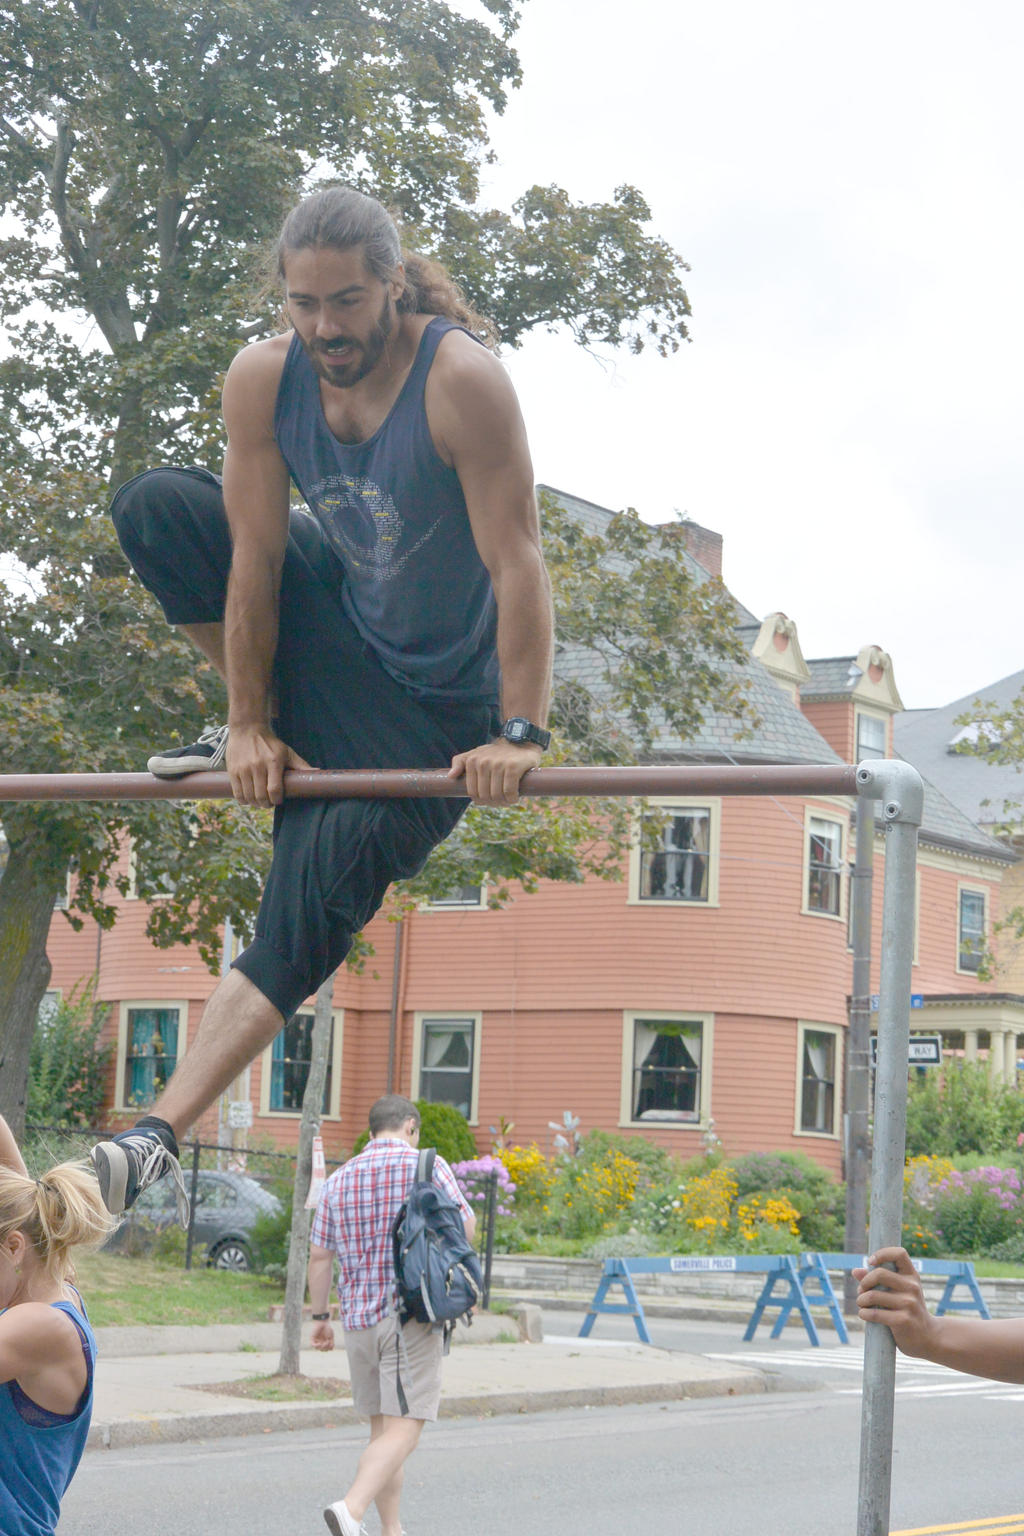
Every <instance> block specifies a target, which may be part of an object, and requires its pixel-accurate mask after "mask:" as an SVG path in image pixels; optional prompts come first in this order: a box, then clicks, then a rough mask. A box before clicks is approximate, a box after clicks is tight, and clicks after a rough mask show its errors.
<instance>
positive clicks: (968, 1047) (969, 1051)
mask: <svg viewBox="0 0 1024 1536" xmlns="http://www.w3.org/2000/svg"><path fill="white" fill-rule="evenodd" d="M977 1059H978V1031H977V1030H976V1029H965V1030H964V1061H977Z"/></svg>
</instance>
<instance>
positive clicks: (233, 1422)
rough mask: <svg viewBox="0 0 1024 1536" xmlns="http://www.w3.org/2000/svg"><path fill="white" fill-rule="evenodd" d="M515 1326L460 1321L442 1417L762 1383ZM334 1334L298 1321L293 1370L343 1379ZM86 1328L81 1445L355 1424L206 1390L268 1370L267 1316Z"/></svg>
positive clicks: (347, 1407)
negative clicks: (92, 1333)
mask: <svg viewBox="0 0 1024 1536" xmlns="http://www.w3.org/2000/svg"><path fill="white" fill-rule="evenodd" d="M516 1326H517V1325H516V1322H515V1320H514V1319H512V1318H510V1317H506V1316H500V1315H499V1316H494V1315H490V1314H488V1315H484V1316H481V1317H478V1318H477V1319H476V1320H475V1321H474V1323H473V1326H472V1328H471V1329H469V1330H465V1331H463V1330H461V1329H460V1337H459V1338H458V1341H457V1346H458V1347H456V1348H453V1349H452V1352H451V1354H450V1355H449V1357H448V1359H447V1361H446V1362H445V1373H444V1396H443V1399H442V1404H441V1412H442V1415H443V1416H445V1417H459V1416H466V1417H486V1416H489V1415H491V1414H496V1413H533V1412H540V1411H542V1410H545V1409H552V1408H579V1407H588V1406H589V1407H598V1406H602V1405H606V1404H616V1403H644V1402H664V1401H669V1400H672V1399H679V1398H690V1397H713V1396H733V1395H739V1394H741V1393H752V1392H766V1391H768V1390H770V1382H771V1378H770V1377H769V1376H768V1375H766V1374H765V1373H764V1372H762V1371H759V1370H755V1369H753V1368H752V1367H746V1366H736V1365H731V1364H728V1363H726V1362H723V1361H717V1360H707V1359H705V1358H704V1357H703V1356H701V1355H684V1354H679V1353H677V1352H675V1351H671V1352H670V1351H667V1350H660V1349H655V1348H653V1347H651V1346H650V1345H644V1344H640V1343H613V1342H608V1341H607V1340H605V1341H601V1340H600V1339H598V1340H590V1339H578V1340H576V1339H573V1340H571V1341H557V1342H555V1341H546V1342H540V1343H510V1342H501V1341H500V1340H502V1339H507V1338H508V1337H509V1335H510V1334H513V1335H514V1333H515V1331H516ZM335 1334H336V1337H337V1340H338V1347H337V1348H336V1349H335V1350H334V1352H333V1353H331V1354H321V1353H319V1352H318V1351H316V1350H313V1349H311V1348H307V1347H306V1341H307V1340H308V1338H309V1325H308V1323H307V1324H305V1325H304V1328H303V1350H302V1360H301V1369H302V1371H303V1373H304V1374H305V1375H308V1376H323V1377H332V1378H339V1379H347V1374H348V1373H347V1365H346V1359H345V1352H344V1349H343V1348H342V1347H341V1330H340V1328H338V1327H337V1326H336V1328H335ZM165 1335H166V1336H165ZM97 1337H98V1343H99V1350H100V1360H99V1367H98V1369H97V1372H96V1399H95V1407H94V1410H93V1421H92V1431H91V1434H90V1437H89V1445H90V1447H102V1446H108V1447H111V1448H114V1449H117V1448H120V1447H123V1446H131V1445H151V1444H155V1443H158V1442H168V1441H187V1440H207V1439H211V1438H215V1437H218V1436H225V1435H240V1434H257V1433H269V1432H270V1431H272V1430H282V1429H310V1428H324V1427H328V1426H331V1425H337V1424H348V1423H357V1422H359V1416H358V1415H357V1414H356V1412H355V1410H354V1409H353V1407H352V1404H351V1402H350V1400H349V1399H348V1398H347V1397H339V1398H338V1399H337V1400H333V1401H329V1402H285V1403H279V1402H267V1401H261V1400H254V1399H251V1398H242V1397H237V1396H231V1395H230V1394H228V1393H226V1392H218V1391H217V1386H218V1385H219V1384H221V1383H226V1382H236V1381H239V1380H242V1379H243V1378H246V1379H247V1378H250V1377H251V1378H257V1377H261V1376H268V1375H270V1374H272V1373H273V1372H275V1371H276V1370H277V1366H278V1359H279V1352H280V1339H281V1326H280V1324H279V1323H256V1324H251V1325H244V1326H231V1327H211V1328H168V1329H158V1328H147V1329H100V1330H98V1335H97ZM211 1389H212V1390H211Z"/></svg>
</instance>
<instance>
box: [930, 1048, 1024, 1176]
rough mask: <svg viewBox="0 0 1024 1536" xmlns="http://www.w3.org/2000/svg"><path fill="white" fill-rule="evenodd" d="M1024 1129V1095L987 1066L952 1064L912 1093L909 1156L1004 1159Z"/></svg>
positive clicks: (977, 1063)
mask: <svg viewBox="0 0 1024 1536" xmlns="http://www.w3.org/2000/svg"><path fill="white" fill-rule="evenodd" d="M1022 1129H1024V1095H1022V1094H1021V1093H1020V1092H1019V1090H1018V1089H1017V1088H1016V1087H1015V1086H1014V1085H1013V1084H1010V1083H997V1082H993V1080H992V1077H991V1075H990V1073H989V1070H988V1067H987V1065H985V1064H984V1063H982V1062H970V1061H966V1062H949V1063H947V1064H946V1065H945V1066H944V1067H943V1068H942V1069H941V1071H931V1072H929V1073H927V1075H926V1076H924V1077H919V1076H914V1077H912V1078H911V1080H910V1085H909V1088H908V1090H907V1156H908V1157H914V1156H916V1155H918V1154H921V1153H932V1154H934V1155H937V1156H942V1157H957V1156H960V1155H965V1154H969V1153H980V1154H982V1155H986V1156H989V1157H998V1156H1001V1155H1002V1153H1003V1151H1004V1149H1005V1148H1007V1147H1015V1146H1016V1145H1017V1136H1018V1134H1019V1133H1020V1132H1021V1130H1022Z"/></svg>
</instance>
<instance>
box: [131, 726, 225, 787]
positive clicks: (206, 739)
mask: <svg viewBox="0 0 1024 1536" xmlns="http://www.w3.org/2000/svg"><path fill="white" fill-rule="evenodd" d="M227 753H228V728H227V726H226V725H211V726H210V727H209V728H208V729H207V730H205V731H203V732H201V733H200V735H199V738H198V740H196V741H194V742H192V743H191V745H190V746H187V747H172V748H171V749H170V751H169V752H157V753H155V754H154V756H153V757H151V758H150V759H149V761H148V762H147V764H146V767H147V768H148V769H149V771H150V773H151V774H152V775H153V777H154V778H156V779H180V778H182V777H183V776H184V775H185V774H186V773H201V772H203V771H210V770H212V769H214V768H223V766H224V759H225V758H226V757H227Z"/></svg>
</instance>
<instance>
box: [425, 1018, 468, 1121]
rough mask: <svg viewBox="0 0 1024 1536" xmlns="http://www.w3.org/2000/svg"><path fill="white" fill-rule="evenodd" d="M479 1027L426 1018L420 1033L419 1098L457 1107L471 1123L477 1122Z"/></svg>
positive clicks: (459, 1020)
mask: <svg viewBox="0 0 1024 1536" xmlns="http://www.w3.org/2000/svg"><path fill="white" fill-rule="evenodd" d="M476 1024H477V1021H476V1020H475V1019H473V1018H456V1019H449V1018H426V1019H424V1020H423V1021H422V1025H421V1030H420V1060H419V1097H420V1098H421V1099H426V1101H427V1103H428V1104H453V1105H454V1106H455V1108H456V1109H457V1110H458V1111H459V1112H460V1114H463V1115H465V1117H466V1119H467V1120H472V1119H473V1118H474V1115H473V1113H472V1111H473V1067H474V1061H475V1056H476Z"/></svg>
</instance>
